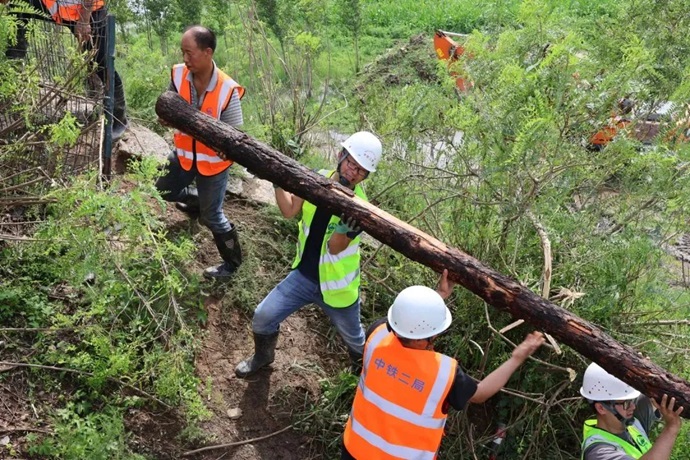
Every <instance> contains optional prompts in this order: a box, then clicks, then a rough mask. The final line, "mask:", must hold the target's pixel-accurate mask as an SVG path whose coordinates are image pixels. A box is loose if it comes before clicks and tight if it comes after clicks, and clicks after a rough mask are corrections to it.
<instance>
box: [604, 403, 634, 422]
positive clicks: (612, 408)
mask: <svg viewBox="0 0 690 460" xmlns="http://www.w3.org/2000/svg"><path fill="white" fill-rule="evenodd" d="M599 404H601V405H602V406H604V408H605V409H606V410H607V411H609V412H611V413H612V414H613V415H614V416H615V417H616V418H617V419H618V421H619V422H621V423H622V424H623V425H624V426H626V427H627V426H630V425H632V424H633V422H634V421H635V417H630V418H625V417H623V416H622V415H621V414H620V413H619V412H618V410H617V409H616V408H615V407H613V406H611V405H609V404H608V403H605V402H601V401H600V402H599Z"/></svg>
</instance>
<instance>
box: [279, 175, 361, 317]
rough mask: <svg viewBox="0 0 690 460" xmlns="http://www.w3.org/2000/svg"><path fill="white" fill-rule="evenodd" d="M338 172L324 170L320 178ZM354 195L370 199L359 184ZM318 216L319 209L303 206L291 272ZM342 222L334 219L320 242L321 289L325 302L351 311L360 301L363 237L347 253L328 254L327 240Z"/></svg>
mask: <svg viewBox="0 0 690 460" xmlns="http://www.w3.org/2000/svg"><path fill="white" fill-rule="evenodd" d="M334 172H335V171H329V170H326V169H322V170H320V171H319V174H321V175H322V176H325V177H331V176H332V175H333V173H334ZM354 192H355V195H356V196H357V197H359V198H360V199H362V200H364V201H367V196H366V194H365V193H364V190H363V189H362V187H360V185H359V184H357V185H356V186H355V190H354ZM315 213H316V206H314V205H313V204H311V203H310V202H308V201H305V202H304V203H303V204H302V220H300V222H299V224H298V228H299V235H298V237H297V255H296V257H295V261H294V262H293V263H292V268H297V266H298V265H299V263H300V261H301V260H302V255H303V254H304V247H305V246H306V244H307V237H308V236H309V232H310V229H311V222H312V220H313V219H314V214H315ZM338 222H340V217H339V216H332V217H331V220H330V221H329V222H328V227H327V228H326V232H325V234H324V236H323V241H322V242H321V252H320V256H319V287H320V289H321V294H322V295H323V301H324V302H326V304H327V305H329V306H331V307H334V308H345V307H349V306H350V305H352V304H353V303H355V302H356V301H357V298H358V297H359V284H360V276H359V275H360V269H359V261H360V254H359V242H360V240H361V237H360V235H357V236H356V237H355V238H354V239H352V241H350V243H349V244H348V245H347V247H346V248H345V249H343V250H342V251H341V252H339V253H338V254H331V253H329V252H328V240H329V239H330V237H331V235H332V234H333V231H334V230H335V226H336V225H337V224H338Z"/></svg>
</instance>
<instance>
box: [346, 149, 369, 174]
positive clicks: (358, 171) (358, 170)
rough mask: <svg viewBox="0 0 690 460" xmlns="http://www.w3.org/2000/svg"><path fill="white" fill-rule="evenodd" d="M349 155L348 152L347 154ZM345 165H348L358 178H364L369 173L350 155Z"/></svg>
mask: <svg viewBox="0 0 690 460" xmlns="http://www.w3.org/2000/svg"><path fill="white" fill-rule="evenodd" d="M346 153H347V152H346ZM345 163H347V167H348V168H350V169H351V170H353V171H354V172H355V174H357V175H358V176H364V175H366V174H368V173H369V171H367V170H366V169H364V168H362V167H361V166H360V165H359V163H357V162H356V161H355V160H353V159H352V157H350V155H347V156H346V157H345Z"/></svg>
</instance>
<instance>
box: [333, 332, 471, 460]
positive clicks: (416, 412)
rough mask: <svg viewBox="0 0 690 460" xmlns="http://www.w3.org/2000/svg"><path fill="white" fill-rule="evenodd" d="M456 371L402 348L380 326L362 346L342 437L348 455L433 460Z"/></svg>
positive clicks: (432, 355) (434, 356) (436, 356)
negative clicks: (353, 393)
mask: <svg viewBox="0 0 690 460" xmlns="http://www.w3.org/2000/svg"><path fill="white" fill-rule="evenodd" d="M456 367H457V362H456V361H455V360H454V359H452V358H450V357H448V356H445V355H442V354H440V353H436V352H433V351H427V350H413V349H409V348H405V347H404V346H403V345H402V344H401V343H400V341H399V340H398V339H397V338H396V337H395V335H394V334H393V333H392V332H389V331H388V329H387V327H386V324H382V325H380V326H379V327H377V328H376V329H375V330H374V332H373V333H372V334H371V336H370V337H369V340H367V343H366V344H365V346H364V356H363V367H362V375H361V376H360V380H359V385H358V387H357V392H356V394H355V401H354V403H353V405H352V412H351V414H350V418H349V419H348V422H347V425H346V428H345V434H344V442H345V447H346V448H347V450H348V452H350V454H352V455H353V456H354V457H355V458H358V459H360V458H361V459H386V460H388V459H397V458H404V459H420V460H421V459H429V460H431V459H434V458H435V456H436V452H437V451H438V448H439V447H440V445H441V438H442V437H443V428H444V426H445V423H446V414H444V413H443V410H442V409H443V404H444V401H445V399H446V397H447V395H448V393H449V392H450V389H451V386H452V384H453V381H454V379H455V370H456Z"/></svg>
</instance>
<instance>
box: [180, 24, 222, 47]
mask: <svg viewBox="0 0 690 460" xmlns="http://www.w3.org/2000/svg"><path fill="white" fill-rule="evenodd" d="M190 30H191V31H192V36H193V37H194V41H195V42H196V46H198V47H199V48H201V49H202V50H205V49H206V48H211V50H212V51H214V52H215V51H216V34H215V33H213V31H212V30H211V29H209V28H208V27H204V26H200V25H194V26H189V27H187V28H186V29H185V30H184V31H185V32H187V31H190Z"/></svg>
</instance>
